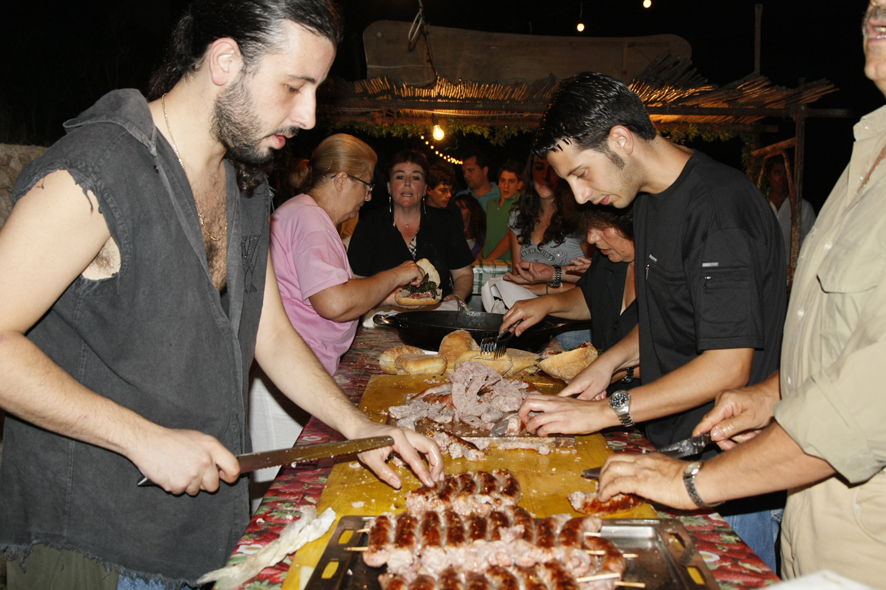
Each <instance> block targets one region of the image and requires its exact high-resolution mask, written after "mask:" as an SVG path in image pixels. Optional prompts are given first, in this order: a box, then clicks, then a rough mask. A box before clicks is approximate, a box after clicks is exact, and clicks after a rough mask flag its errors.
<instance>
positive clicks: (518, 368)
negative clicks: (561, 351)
mask: <svg viewBox="0 0 886 590" xmlns="http://www.w3.org/2000/svg"><path fill="white" fill-rule="evenodd" d="M508 356H509V357H511V368H510V369H509V370H508V372H507V373H505V377H509V378H512V377H522V376H524V375H532V374H533V373H535V371H537V370H538V361H539V360H540V359H539V358H538V355H537V354H535V353H534V352H529V351H526V350H520V349H519V348H509V349H508Z"/></svg>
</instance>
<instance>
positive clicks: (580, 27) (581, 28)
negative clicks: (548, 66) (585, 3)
mask: <svg viewBox="0 0 886 590" xmlns="http://www.w3.org/2000/svg"><path fill="white" fill-rule="evenodd" d="M646 2H649V0H646ZM575 28H576V29H577V30H578V32H579V33H581V32H582V31H584V30H585V24H584V23H578V25H576V27H575Z"/></svg>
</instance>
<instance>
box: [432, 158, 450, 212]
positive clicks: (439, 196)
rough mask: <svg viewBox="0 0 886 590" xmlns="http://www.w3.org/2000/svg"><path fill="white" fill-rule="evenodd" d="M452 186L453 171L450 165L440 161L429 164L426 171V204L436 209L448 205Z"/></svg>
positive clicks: (444, 207)
mask: <svg viewBox="0 0 886 590" xmlns="http://www.w3.org/2000/svg"><path fill="white" fill-rule="evenodd" d="M454 186H455V171H454V170H452V168H451V167H450V166H448V165H446V164H443V163H441V162H437V163H436V164H434V165H433V166H431V168H430V171H429V173H428V197H427V202H428V205H430V206H431V207H436V208H438V209H446V208H447V207H450V201H451V200H452V188H453V187H454Z"/></svg>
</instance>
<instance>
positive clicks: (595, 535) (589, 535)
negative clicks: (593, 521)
mask: <svg viewBox="0 0 886 590" xmlns="http://www.w3.org/2000/svg"><path fill="white" fill-rule="evenodd" d="M602 536H603V533H585V537H602Z"/></svg>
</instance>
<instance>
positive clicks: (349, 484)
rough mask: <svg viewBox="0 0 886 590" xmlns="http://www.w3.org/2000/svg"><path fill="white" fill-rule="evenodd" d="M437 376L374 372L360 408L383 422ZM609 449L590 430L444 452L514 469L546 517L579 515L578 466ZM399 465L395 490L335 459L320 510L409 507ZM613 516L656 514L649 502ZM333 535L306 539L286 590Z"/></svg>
mask: <svg viewBox="0 0 886 590" xmlns="http://www.w3.org/2000/svg"><path fill="white" fill-rule="evenodd" d="M526 381H530V382H532V383H533V384H534V385H535V387H536V388H537V389H538V390H539V391H540V392H542V393H545V394H555V393H556V392H557V391H559V390H560V388H561V387H562V382H554V381H552V380H550V379H546V378H542V377H529V378H526ZM438 382H439V381H438V380H436V379H433V378H427V377H420V376H413V375H373V376H372V377H371V378H370V380H369V384H368V385H367V386H366V391H365V392H364V393H363V398H362V400H361V402H360V409H361V410H363V412H364V413H366V414H367V415H368V416H369V417H370V418H371V419H372V420H374V421H376V422H384V421H385V420H386V419H387V409H388V408H389V407H390V406H397V405H400V404H402V403H403V397H404V396H405V395H407V394H409V393H417V392H419V391H422V390H424V389H426V388H428V387H430V386H431V385H433V384H435V383H438ZM610 453H612V450H611V449H610V448H609V446H608V445H607V444H606V441H605V440H604V439H603V437H602V436H601V435H599V434H592V435H588V436H577V437H576V446H575V448H572V449H563V450H559V451H557V450H555V451H554V452H552V453H551V454H550V455H539V454H538V453H537V452H535V451H529V450H508V451H502V450H496V449H491V450H488V451H486V459H485V460H484V461H468V460H467V459H456V460H453V459H450V458H449V455H443V457H444V459H445V462H446V473H463V472H465V471H492V470H493V469H501V468H506V469H510V470H511V471H512V472H514V474H515V475H516V476H517V480H518V481H519V482H520V487H521V489H522V490H523V500H522V501H521V502H520V505H521V506H523V507H524V508H526V509H527V510H528V511H529V512H530V513H531V514H532V515H533V516H536V517H543V516H550V515H552V514H560V513H566V514H572V515H575V516H579V513H577V512H575V511H574V510H573V509H572V506H571V505H570V504H569V500H567V496H568V495H569V494H570V493H572V492H576V491H581V492H594V491H596V488H597V485H596V482H593V481H588V480H586V479H584V478H582V477H581V474H580V471H581V470H582V469H588V468H590V467H599V466H600V465H602V464H603V462H604V461H605V460H606V457H607V456H608V455H609V454H610ZM395 469H396V471H397V473H398V475H399V476H400V479H401V481H402V482H403V486H402V488H401V489H400V490H395V489H393V488H392V487H390V486H389V485H387V484H386V483H383V482H381V481H379V479H378V478H377V477H376V476H375V475H374V474H373V473H372V472H371V471H369V470H368V469H366V468H365V467H364V466H363V465H362V464H361V463H358V462H353V461H352V462H347V461H343V462H339V463H336V465H335V466H334V467H333V469H332V473H331V474H330V475H329V479H328V481H327V482H326V487H325V488H324V489H323V494H322V495H321V496H320V502H319V504H318V505H317V512H318V513H322V512H323V511H324V510H326V509H327V508H332V509H333V510H335V513H336V516H337V517H339V518H340V517H342V516H344V515H346V514H360V515H367V516H375V515H378V514H382V513H383V512H403V511H405V510H406V493H407V492H408V491H411V490H416V489H418V488H420V487H421V482H419V481H418V478H416V477H415V475H413V474H412V471H410V470H409V468H408V467H400V468H395ZM361 502H362V505H361V504H360V503H361ZM355 503H356V504H357V505H356V506H355V505H354V504H355ZM613 517H617V518H658V516H657V515H656V513H655V511H654V510H653V509H652V507H651V506H649V505H648V504H643V505H641V506H639V507H637V508H635V509H633V510H631V511H629V512H624V513H621V514H617V515H613ZM333 528H334V527H333ZM331 536H332V530H330V531H329V532H328V533H327V534H326V535H324V536H323V537H322V538H320V539H318V540H316V541H314V542H313V543H310V544H308V545H305V546H304V547H303V548H302V549H300V550H299V551H298V552H297V553H296V554H295V556H294V558H293V560H292V565H291V566H290V568H289V575H288V577H287V578H286V581H285V582H284V583H283V590H298V587H299V585H298V578H299V571H300V570H301V567H302V566H310V567H312V568H313V567H315V566H316V565H317V562H318V561H319V560H320V556H321V555H322V554H323V551H324V549H325V548H326V545H327V543H328V542H329V540H330V537H331Z"/></svg>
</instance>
